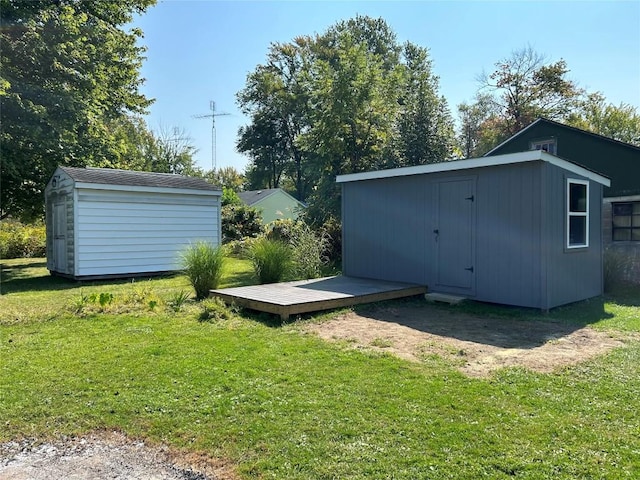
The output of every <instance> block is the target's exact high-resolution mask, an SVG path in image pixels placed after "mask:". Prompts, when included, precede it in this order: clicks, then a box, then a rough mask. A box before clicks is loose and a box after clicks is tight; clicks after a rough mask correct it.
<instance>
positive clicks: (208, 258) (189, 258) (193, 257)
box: [182, 241, 225, 300]
mask: <svg viewBox="0 0 640 480" xmlns="http://www.w3.org/2000/svg"><path fill="white" fill-rule="evenodd" d="M224 260H225V255H224V249H223V248H221V247H216V246H214V245H212V244H211V243H208V242H202V241H201V242H196V243H194V244H193V245H191V246H189V247H188V248H187V249H186V250H185V251H184V252H183V253H182V267H183V269H184V273H185V274H186V275H187V277H189V281H190V282H191V285H192V286H193V288H194V290H195V291H196V300H202V299H203V298H206V297H208V296H209V290H211V289H212V288H217V287H218V285H220V280H221V278H222V268H223V266H224Z"/></svg>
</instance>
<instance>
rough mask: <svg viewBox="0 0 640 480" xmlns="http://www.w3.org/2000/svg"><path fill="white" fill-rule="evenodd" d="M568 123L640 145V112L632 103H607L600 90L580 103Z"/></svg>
mask: <svg viewBox="0 0 640 480" xmlns="http://www.w3.org/2000/svg"><path fill="white" fill-rule="evenodd" d="M567 123H568V124H569V125H573V126H574V127H578V128H582V129H583V130H588V131H590V132H594V133H598V134H600V135H604V136H605V137H609V138H613V139H615V140H619V141H621V142H626V143H631V144H633V145H638V146H640V113H638V109H637V108H636V107H634V106H632V105H629V104H626V103H621V104H620V105H613V104H611V103H607V101H606V99H605V97H604V95H603V94H602V93H600V92H596V93H591V94H589V95H587V97H586V98H585V99H584V100H583V101H582V102H580V103H579V105H578V108H577V109H576V111H575V112H574V113H573V114H571V115H570V117H569V119H568V121H567Z"/></svg>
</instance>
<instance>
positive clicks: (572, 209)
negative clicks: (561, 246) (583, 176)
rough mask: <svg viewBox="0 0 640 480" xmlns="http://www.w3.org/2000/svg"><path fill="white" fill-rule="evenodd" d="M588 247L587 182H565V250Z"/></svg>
mask: <svg viewBox="0 0 640 480" xmlns="http://www.w3.org/2000/svg"><path fill="white" fill-rule="evenodd" d="M588 246H589V182H586V181H584V180H573V179H568V180H567V248H580V247H588Z"/></svg>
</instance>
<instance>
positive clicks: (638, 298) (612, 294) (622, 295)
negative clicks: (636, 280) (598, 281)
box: [605, 283, 640, 307]
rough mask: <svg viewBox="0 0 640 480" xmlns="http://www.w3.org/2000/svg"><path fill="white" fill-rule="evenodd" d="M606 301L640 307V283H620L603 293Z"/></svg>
mask: <svg viewBox="0 0 640 480" xmlns="http://www.w3.org/2000/svg"><path fill="white" fill-rule="evenodd" d="M605 298H606V299H607V301H609V302H612V303H615V304H617V305H623V306H625V307H640V284H635V285H634V284H629V283H627V284H621V285H617V286H616V287H615V288H613V289H612V290H611V291H608V292H607V293H605Z"/></svg>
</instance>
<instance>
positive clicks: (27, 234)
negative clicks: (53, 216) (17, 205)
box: [0, 220, 47, 258]
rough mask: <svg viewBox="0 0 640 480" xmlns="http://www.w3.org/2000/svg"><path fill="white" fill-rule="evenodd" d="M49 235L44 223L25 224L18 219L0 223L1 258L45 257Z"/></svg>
mask: <svg viewBox="0 0 640 480" xmlns="http://www.w3.org/2000/svg"><path fill="white" fill-rule="evenodd" d="M46 254H47V235H46V229H45V226H44V225H43V224H42V223H37V224H34V225H24V224H22V223H20V222H17V221H12V220H3V221H2V222H1V223H0V258H24V257H44V256H45V255H46Z"/></svg>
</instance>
